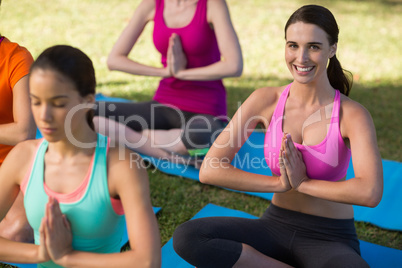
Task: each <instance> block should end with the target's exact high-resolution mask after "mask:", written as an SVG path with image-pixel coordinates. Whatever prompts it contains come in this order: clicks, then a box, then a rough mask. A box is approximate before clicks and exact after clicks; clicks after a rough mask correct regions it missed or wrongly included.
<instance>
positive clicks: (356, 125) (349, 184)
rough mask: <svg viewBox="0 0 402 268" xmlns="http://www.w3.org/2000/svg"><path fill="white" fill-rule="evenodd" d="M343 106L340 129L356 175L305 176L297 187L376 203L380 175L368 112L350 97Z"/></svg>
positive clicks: (342, 199)
mask: <svg viewBox="0 0 402 268" xmlns="http://www.w3.org/2000/svg"><path fill="white" fill-rule="evenodd" d="M342 110H343V119H342V118H341V119H342V120H341V130H342V133H343V136H346V137H347V138H348V139H349V141H350V145H351V150H352V161H353V168H354V172H355V177H354V178H352V179H349V180H346V181H340V182H329V181H320V180H311V179H308V178H307V179H306V180H304V181H303V182H302V183H301V184H300V186H299V187H298V191H299V192H302V193H305V194H308V195H311V196H315V197H319V198H322V199H326V200H330V201H334V202H340V203H347V204H354V205H360V206H368V207H375V206H377V205H378V204H379V202H380V201H381V197H382V192H383V175H382V163H381V156H380V153H379V150H378V147H377V138H376V133H375V128H374V123H373V121H372V119H371V116H370V114H369V112H368V111H367V110H366V109H365V108H364V107H362V106H361V105H359V104H357V103H355V102H353V101H351V100H349V101H345V104H344V105H342ZM291 145H293V144H291ZM288 175H289V173H288ZM289 177H290V175H289Z"/></svg>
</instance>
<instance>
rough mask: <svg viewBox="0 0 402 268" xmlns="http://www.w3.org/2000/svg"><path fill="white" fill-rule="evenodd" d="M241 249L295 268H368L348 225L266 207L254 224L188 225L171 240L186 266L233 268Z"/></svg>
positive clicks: (220, 220)
mask: <svg viewBox="0 0 402 268" xmlns="http://www.w3.org/2000/svg"><path fill="white" fill-rule="evenodd" d="M242 243H244V244H247V245H249V246H251V247H253V248H254V249H256V250H258V251H259V252H261V253H263V254H265V255H267V256H270V257H272V258H274V259H276V260H279V261H281V262H284V263H287V264H289V265H292V266H295V267H308V268H315V267H317V268H318V267H325V268H327V267H342V268H343V267H353V268H356V267H369V266H368V264H367V263H366V262H365V261H364V260H363V258H362V257H361V256H360V247H359V240H358V239H357V235H356V230H355V226H354V221H353V219H348V220H343V219H330V218H324V217H318V216H313V215H308V214H304V213H300V212H295V211H291V210H287V209H283V208H280V207H277V206H275V205H273V204H271V205H270V206H269V207H268V209H267V210H266V211H265V213H264V215H263V216H262V217H261V218H259V219H246V218H235V217H210V218H200V219H195V220H190V221H188V222H185V223H183V224H182V225H180V226H179V227H178V228H177V229H176V231H175V232H174V235H173V247H174V250H175V251H176V252H177V254H179V255H180V256H181V257H182V258H183V259H184V260H186V261H187V262H188V263H190V264H191V265H194V266H197V267H198V268H202V267H209V268H213V267H219V268H224V267H232V266H233V265H234V264H235V263H236V262H237V260H238V259H239V257H240V254H241V251H242Z"/></svg>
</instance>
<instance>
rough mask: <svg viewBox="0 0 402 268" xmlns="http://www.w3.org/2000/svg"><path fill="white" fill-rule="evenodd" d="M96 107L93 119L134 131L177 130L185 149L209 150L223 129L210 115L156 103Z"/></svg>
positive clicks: (218, 120) (127, 103)
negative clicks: (99, 118)
mask: <svg viewBox="0 0 402 268" xmlns="http://www.w3.org/2000/svg"><path fill="white" fill-rule="evenodd" d="M96 104H97V105H96V110H95V115H96V116H103V117H106V118H108V119H112V120H114V121H118V122H120V123H123V124H125V125H127V126H128V127H130V128H131V129H133V130H135V131H142V130H144V129H163V130H168V129H172V128H181V129H183V130H184V131H183V136H182V141H183V143H184V145H185V146H186V148H187V149H202V148H207V147H210V146H211V145H212V143H213V142H214V140H215V138H216V137H217V136H218V135H219V133H220V132H221V131H222V130H223V128H224V127H225V122H224V121H222V120H220V119H219V118H217V117H215V116H213V115H209V114H196V113H191V112H186V111H181V110H179V109H176V108H174V107H169V106H167V105H164V104H161V103H159V102H157V101H148V102H97V103H96Z"/></svg>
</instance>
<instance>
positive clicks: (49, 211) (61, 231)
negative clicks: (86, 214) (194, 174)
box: [39, 197, 73, 263]
mask: <svg viewBox="0 0 402 268" xmlns="http://www.w3.org/2000/svg"><path fill="white" fill-rule="evenodd" d="M72 251H73V248H72V233H71V226H70V223H69V222H68V220H67V217H66V215H64V214H63V213H62V212H61V210H60V205H59V202H58V201H57V199H55V198H53V197H49V202H48V203H47V204H46V210H45V216H44V217H43V219H42V223H41V226H40V246H39V252H40V254H42V255H43V256H44V257H45V259H46V257H47V259H51V260H53V261H54V262H55V263H57V262H58V261H60V260H61V259H62V258H63V257H64V256H66V255H67V254H69V253H71V252H72Z"/></svg>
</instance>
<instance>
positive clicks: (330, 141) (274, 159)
mask: <svg viewBox="0 0 402 268" xmlns="http://www.w3.org/2000/svg"><path fill="white" fill-rule="evenodd" d="M290 85H291V84H290ZM290 85H288V86H287V87H286V89H285V90H284V91H283V92H282V94H281V96H280V98H279V101H278V104H277V105H276V108H275V111H274V114H273V115H272V119H271V122H270V124H269V126H268V129H267V133H266V135H265V145H264V154H265V160H266V161H267V164H268V166H269V167H270V168H271V171H272V173H274V174H276V175H280V174H281V173H280V168H279V161H278V157H279V150H280V148H281V141H282V137H283V129H282V125H283V118H284V115H283V114H284V109H285V103H286V100H287V98H288V95H289V90H290ZM339 107H340V93H339V91H338V90H336V91H335V98H334V102H333V106H332V113H331V121H330V123H329V126H328V132H327V136H326V137H325V138H324V140H323V141H322V142H320V143H319V144H317V145H311V146H307V145H302V144H298V143H295V146H296V148H297V149H298V150H299V151H300V152H301V153H302V155H303V161H304V163H305V165H306V170H307V176H308V177H309V178H310V179H315V180H326V181H338V180H340V179H342V178H343V177H345V176H346V172H347V169H348V166H349V161H350V156H351V151H350V149H349V148H348V147H347V146H346V145H345V143H344V141H343V138H342V135H341V132H340V129H339ZM325 119H326V118H325ZM325 119H322V120H325Z"/></svg>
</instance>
